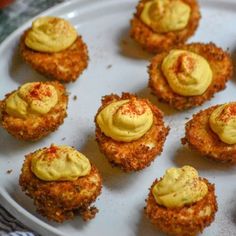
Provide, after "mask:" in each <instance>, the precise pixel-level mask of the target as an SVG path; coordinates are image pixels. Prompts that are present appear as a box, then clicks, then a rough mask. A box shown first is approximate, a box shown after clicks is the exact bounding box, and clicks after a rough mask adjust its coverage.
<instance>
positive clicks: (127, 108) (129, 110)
mask: <svg viewBox="0 0 236 236" xmlns="http://www.w3.org/2000/svg"><path fill="white" fill-rule="evenodd" d="M120 109H121V114H122V115H142V114H143V113H145V111H146V109H147V103H146V102H145V101H142V100H139V101H137V100H136V99H132V100H131V101H130V102H128V103H126V104H124V105H123V106H121V108H120Z"/></svg>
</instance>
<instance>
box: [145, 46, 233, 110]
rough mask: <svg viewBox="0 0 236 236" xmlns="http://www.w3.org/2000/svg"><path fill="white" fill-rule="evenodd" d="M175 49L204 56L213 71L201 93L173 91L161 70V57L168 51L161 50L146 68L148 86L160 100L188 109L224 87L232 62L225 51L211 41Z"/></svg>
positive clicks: (180, 108) (231, 68) (181, 108)
mask: <svg viewBox="0 0 236 236" xmlns="http://www.w3.org/2000/svg"><path fill="white" fill-rule="evenodd" d="M175 49H181V50H188V51H190V52H193V53H196V54H198V55H200V56H202V57H204V58H205V59H206V60H207V61H208V63H209V65H210V67H211V70H212V72H213V79H212V83H211V84H210V86H209V87H208V88H207V90H206V91H205V92H204V93H203V94H202V95H198V96H182V95H179V94H177V93H175V92H174V91H173V90H172V89H171V87H170V86H169V84H168V82H167V79H166V78H165V76H164V74H163V72H162V70H161V65H162V62H163V59H164V58H165V57H166V56H167V55H168V52H163V53H161V54H158V55H156V56H155V57H154V58H153V59H152V60H151V64H150V66H149V70H148V72H149V87H150V88H151V90H152V92H153V93H154V94H155V95H156V96H157V97H158V98H159V100H160V101H161V102H166V103H168V104H169V105H170V106H172V107H174V108H176V109H178V110H183V109H188V108H191V107H194V106H200V105H201V104H203V103H204V102H205V101H207V100H210V99H211V98H212V97H213V95H214V94H215V93H216V92H218V91H220V90H223V89H224V88H225V86H226V82H227V81H228V80H229V79H230V78H231V76H232V74H233V63H232V60H231V58H230V56H229V54H228V53H227V52H224V51H223V50H222V49H221V48H218V47H217V46H216V45H215V44H213V43H208V44H203V43H191V44H187V45H183V46H180V47H177V48H175Z"/></svg>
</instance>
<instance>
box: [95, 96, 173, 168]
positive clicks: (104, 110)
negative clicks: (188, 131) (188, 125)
mask: <svg viewBox="0 0 236 236" xmlns="http://www.w3.org/2000/svg"><path fill="white" fill-rule="evenodd" d="M95 124H96V140H97V142H98V145H99V148H100V150H101V152H102V153H103V154H104V155H105V156H106V157H107V159H108V160H109V161H110V162H111V163H112V164H113V165H114V166H118V167H120V168H121V169H123V170H124V171H137V170H141V169H144V168H145V167H147V166H149V165H150V164H151V162H152V161H153V160H154V159H155V157H156V155H158V154H160V153H161V152H162V148H163V145H164V142H165V139H166V136H167V134H168V132H169V127H166V126H165V125H164V121H163V114H162V112H161V111H160V110H159V109H158V108H157V107H156V106H154V105H153V104H151V103H150V102H149V101H148V100H147V99H141V98H138V97H136V96H135V95H132V94H129V93H123V94H122V96H118V95H115V94H111V95H107V96H104V97H103V98H102V106H101V107H100V108H99V110H98V112H97V114H96V117H95Z"/></svg>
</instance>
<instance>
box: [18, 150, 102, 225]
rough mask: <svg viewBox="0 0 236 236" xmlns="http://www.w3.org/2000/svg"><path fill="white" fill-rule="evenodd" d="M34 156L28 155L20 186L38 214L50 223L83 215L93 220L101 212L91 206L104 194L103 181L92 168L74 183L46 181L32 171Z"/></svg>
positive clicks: (84, 217) (96, 170) (95, 169)
mask: <svg viewBox="0 0 236 236" xmlns="http://www.w3.org/2000/svg"><path fill="white" fill-rule="evenodd" d="M32 156H33V153H30V154H28V155H26V158H25V161H24V164H23V167H22V169H21V174H20V178H19V184H20V186H21V188H22V191H24V192H25V193H26V194H27V195H28V196H29V197H31V198H32V199H33V200H34V204H35V206H36V209H37V211H38V212H39V213H40V214H42V215H43V216H46V217H47V218H48V219H49V220H54V221H57V222H63V221H65V220H68V219H73V218H74V217H75V216H76V215H77V214H81V215H82V217H83V219H84V220H90V219H92V218H93V217H94V216H95V214H96V213H97V212H98V210H97V209H96V208H95V207H90V204H91V203H92V202H94V201H95V200H96V198H97V196H98V195H99V194H100V193H101V189H102V179H101V176H100V173H99V172H98V169H97V168H96V167H95V166H94V165H92V169H91V171H90V173H89V174H88V175H87V176H84V177H80V178H78V179H77V180H75V181H43V180H40V179H39V178H37V177H36V176H35V175H34V174H33V172H32V171H31V159H32Z"/></svg>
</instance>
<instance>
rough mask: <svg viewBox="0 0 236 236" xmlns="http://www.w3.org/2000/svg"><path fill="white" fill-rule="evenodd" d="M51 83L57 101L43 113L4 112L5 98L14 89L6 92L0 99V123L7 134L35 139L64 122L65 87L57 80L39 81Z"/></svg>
mask: <svg viewBox="0 0 236 236" xmlns="http://www.w3.org/2000/svg"><path fill="white" fill-rule="evenodd" d="M41 83H44V84H48V85H52V86H53V87H54V88H55V89H56V91H57V94H58V102H57V104H56V105H55V107H53V108H52V109H51V110H50V111H49V112H48V113H46V114H44V115H35V114H29V115H28V116H27V117H26V118H19V117H15V116H12V115H9V114H8V113H7V112H6V99H7V98H8V97H9V96H10V95H11V94H12V93H14V92H15V91H13V92H11V93H9V94H7V95H6V96H5V99H4V100H3V101H0V113H1V120H0V122H1V125H2V127H3V128H5V129H6V130H7V131H8V133H9V134H11V135H13V136H14V137H16V138H17V139H20V140H25V141H36V140H38V139H40V138H42V137H44V136H46V135H48V134H49V133H51V132H53V131H55V130H56V129H57V128H58V127H59V126H60V125H61V124H63V122H64V118H65V117H66V116H67V112H66V109H67V103H68V95H67V92H66V89H65V87H64V86H63V85H62V84H61V83H59V82H57V81H47V82H41Z"/></svg>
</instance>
